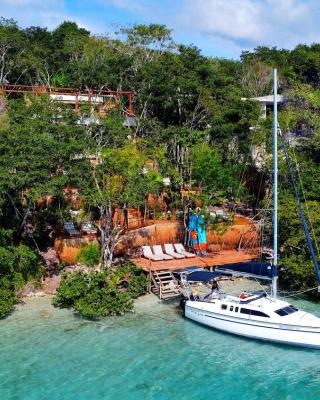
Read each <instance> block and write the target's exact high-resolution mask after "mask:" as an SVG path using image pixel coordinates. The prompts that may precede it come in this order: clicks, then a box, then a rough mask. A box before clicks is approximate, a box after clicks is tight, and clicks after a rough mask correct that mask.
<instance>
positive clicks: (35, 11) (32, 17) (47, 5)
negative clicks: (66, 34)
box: [0, 0, 68, 29]
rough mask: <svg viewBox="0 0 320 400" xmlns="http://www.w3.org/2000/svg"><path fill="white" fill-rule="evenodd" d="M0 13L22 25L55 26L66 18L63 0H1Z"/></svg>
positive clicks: (50, 27)
mask: <svg viewBox="0 0 320 400" xmlns="http://www.w3.org/2000/svg"><path fill="white" fill-rule="evenodd" d="M0 15H1V16H3V17H5V18H13V19H14V20H17V21H18V23H19V24H21V25H22V26H23V27H26V26H31V25H33V26H35V25H37V26H39V25H40V26H46V27H48V28H49V29H52V28H54V27H56V26H57V25H58V24H59V23H61V22H62V21H63V20H65V19H68V18H67V14H66V11H65V2H64V0H1V8H0Z"/></svg>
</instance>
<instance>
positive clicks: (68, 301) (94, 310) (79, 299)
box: [53, 264, 147, 319]
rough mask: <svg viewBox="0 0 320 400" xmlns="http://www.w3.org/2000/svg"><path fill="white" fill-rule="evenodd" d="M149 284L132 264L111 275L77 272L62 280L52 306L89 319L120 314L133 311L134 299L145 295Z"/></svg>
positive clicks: (110, 273)
mask: <svg viewBox="0 0 320 400" xmlns="http://www.w3.org/2000/svg"><path fill="white" fill-rule="evenodd" d="M146 282H147V281H146V277H145V276H144V274H143V272H142V271H141V270H138V269H137V268H136V267H134V266H132V265H131V264H125V265H124V266H122V267H118V268H117V269H116V270H115V271H110V272H90V273H84V272H75V273H72V274H69V275H65V276H64V277H63V279H62V282H61V285H60V287H59V289H58V291H57V295H56V297H55V298H54V299H53V304H54V305H55V306H59V307H72V308H74V310H75V311H76V312H78V313H79V314H80V315H82V316H84V317H86V318H90V319H98V318H100V317H105V316H109V315H121V314H123V313H125V312H128V311H131V310H132V308H133V302H132V299H133V298H135V297H137V296H139V295H141V294H143V293H144V292H145V290H146ZM124 283H125V285H124Z"/></svg>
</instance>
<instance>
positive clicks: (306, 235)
mask: <svg viewBox="0 0 320 400" xmlns="http://www.w3.org/2000/svg"><path fill="white" fill-rule="evenodd" d="M280 137H281V143H282V149H283V152H284V155H285V159H286V162H287V166H288V170H289V174H290V178H291V182H292V186H293V189H294V194H295V197H296V200H297V205H298V209H299V214H300V218H301V221H302V226H303V231H304V234H305V237H306V240H307V244H308V248H309V251H310V253H311V258H312V261H313V265H314V267H315V270H316V275H317V279H318V280H319V281H320V269H319V265H318V261H317V257H316V255H315V252H314V248H313V245H312V241H311V238H310V233H309V229H308V225H307V222H306V219H305V216H304V213H303V210H302V205H301V202H300V197H299V194H298V189H297V184H296V178H295V175H294V172H293V169H292V166H291V161H290V158H289V155H288V152H287V149H286V146H285V142H284V138H283V136H282V135H281V130H280Z"/></svg>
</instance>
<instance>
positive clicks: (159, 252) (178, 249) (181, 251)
mask: <svg viewBox="0 0 320 400" xmlns="http://www.w3.org/2000/svg"><path fill="white" fill-rule="evenodd" d="M152 250H153V251H152ZM142 252H143V256H144V257H145V258H148V259H149V260H152V261H163V260H173V259H174V258H176V259H178V258H192V257H195V254H193V253H189V252H188V251H186V250H185V248H184V246H183V244H182V243H175V244H171V243H166V244H165V245H164V251H163V249H162V246H161V245H156V246H152V249H151V247H150V246H142Z"/></svg>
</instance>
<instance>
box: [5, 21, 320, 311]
mask: <svg viewBox="0 0 320 400" xmlns="http://www.w3.org/2000/svg"><path fill="white" fill-rule="evenodd" d="M319 50H320V44H313V45H310V46H307V45H299V46H297V47H296V48H295V49H293V50H285V49H276V48H268V47H258V48H256V49H254V50H253V51H250V52H243V53H242V55H241V57H240V59H239V60H226V59H219V58H214V57H205V56H203V55H202V54H201V51H200V50H199V49H198V48H196V47H194V46H193V45H190V46H185V45H181V44H179V43H175V42H174V41H173V38H172V32H171V30H170V29H169V28H168V27H166V26H164V25H158V24H149V25H133V26H130V27H122V28H120V30H119V32H118V33H117V34H115V36H113V37H108V36H99V37H97V36H94V35H92V34H91V33H90V32H89V31H88V30H86V29H84V28H80V27H79V26H78V25H77V24H76V23H75V22H71V21H65V22H63V23H62V24H61V25H59V26H58V27H57V28H55V29H53V30H52V31H49V30H48V29H46V28H41V27H28V28H21V27H19V26H18V25H17V23H16V22H15V21H14V20H11V19H4V18H0V89H1V90H2V92H1V93H0V317H5V316H6V315H8V314H9V313H11V312H12V311H13V310H14V306H15V304H16V303H17V302H18V301H19V298H20V297H21V296H22V295H23V293H24V292H25V291H27V290H28V287H29V286H30V287H36V288H41V285H42V284H43V281H44V279H45V278H47V277H52V276H54V277H58V278H55V279H56V281H57V282H58V281H60V279H61V284H60V287H59V289H58V290H57V294H56V297H55V300H54V304H55V305H56V306H59V307H71V308H73V309H74V310H75V311H76V312H77V313H79V314H80V315H82V316H84V317H86V318H91V319H97V318H99V317H100V316H106V315H119V314H123V313H124V312H126V311H130V310H131V309H132V304H133V299H134V298H136V297H137V296H139V295H141V294H143V293H144V291H145V288H146V276H145V275H144V273H143V272H142V271H140V270H138V269H137V268H136V267H134V266H133V265H130V264H129V263H128V262H126V261H125V256H126V254H124V253H125V252H124V251H123V253H122V254H118V253H117V251H116V250H117V245H118V244H119V242H120V240H121V238H122V237H123V236H124V235H125V233H126V232H128V231H129V230H130V229H131V227H132V225H130V224H133V223H136V222H137V221H142V222H143V223H145V222H146V220H147V219H149V220H150V221H152V220H154V221H155V220H161V221H165V220H170V219H173V218H175V219H176V221H178V222H179V226H182V227H183V232H181V237H184V238H186V237H187V234H186V230H185V228H186V226H187V223H188V215H189V214H190V212H199V213H201V214H202V215H204V216H205V223H206V225H207V229H217V227H219V226H220V225H219V221H218V220H217V218H215V217H213V218H212V217H211V216H210V215H211V214H210V212H209V211H210V209H211V210H212V209H228V210H232V213H233V214H234V213H235V211H236V210H240V211H241V212H242V213H244V214H245V213H246V215H249V216H250V217H252V218H256V220H260V221H263V222H264V223H265V224H264V228H263V229H264V230H263V232H262V233H263V235H261V236H263V238H264V243H261V246H264V247H266V248H268V247H270V243H271V229H270V227H271V219H270V208H271V200H272V199H271V186H272V179H271V174H270V171H271V165H270V154H271V142H270V132H271V129H272V115H271V114H270V113H269V108H268V107H269V106H267V105H266V110H264V109H263V110H262V109H261V107H260V104H259V103H258V102H257V101H255V100H253V98H256V97H259V96H265V95H270V93H271V92H272V82H271V71H272V68H273V67H277V68H278V71H279V83H280V85H279V86H280V87H279V92H280V93H281V94H282V95H283V98H284V99H285V100H284V102H283V103H281V105H280V106H279V124H280V127H281V130H282V132H283V136H284V138H285V140H286V141H287V142H288V143H290V150H289V151H290V155H291V156H292V157H293V159H294V160H295V166H296V167H297V168H299V176H300V177H301V182H303V185H300V186H299V192H301V193H300V194H303V198H304V199H305V201H304V204H303V208H304V209H305V210H306V211H308V212H307V213H306V215H307V217H308V224H309V226H310V228H311V229H310V230H311V232H312V233H313V235H314V238H313V240H314V241H315V242H316V241H317V238H318V237H320V194H319V193H320V192H319V182H318V180H317V179H316V178H315V177H317V176H319V174H320V140H319V139H320V112H319V109H320V61H319V56H318V55H319ZM8 83H9V84H11V83H15V84H16V85H18V87H20V89H21V87H22V86H19V85H25V86H23V88H29V89H30V88H31V89H32V90H33V91H32V90H31V91H30V90H29V89H26V91H25V92H24V91H23V90H20V92H19V90H16V91H14V90H12V91H11V92H10V91H9V92H10V93H9V92H7V93H4V92H3V87H5V85H6V84H8ZM34 88H38V89H34ZM41 88H42V89H41ZM48 88H49V89H51V88H57V89H59V88H60V89H61V90H62V89H63V88H76V90H77V91H78V92H79V93H80V92H81V91H86V90H88V88H90V89H92V90H97V91H99V90H100V91H101V90H105V89H106V88H109V89H112V90H115V91H116V90H125V91H128V93H131V94H130V96H131V95H132V102H133V103H132V104H131V103H128V98H127V97H123V96H122V95H120V94H119V95H116V96H115V97H112V96H111V97H108V100H107V101H106V102H105V103H103V106H101V107H100V106H97V104H94V102H91V103H90V102H89V101H83V102H82V101H80V102H79V101H78V100H79V99H77V101H75V103H74V104H73V103H72V104H69V103H68V102H61V101H56V100H53V99H52V97H50V90H48ZM28 90H29V91H28ZM35 90H36V92H35ZM85 93H88V97H90V96H89V92H85ZM117 93H118V92H117ZM119 93H120V92H119ZM244 98H245V99H247V100H246V101H244V100H243V99H244ZM131 105H133V109H132V110H131ZM280 151H281V149H279V152H280ZM279 186H280V187H281V193H280V195H279V240H280V243H279V260H280V263H279V271H280V272H279V274H280V277H279V278H280V285H281V286H282V287H283V288H284V289H285V290H289V291H290V290H297V291H299V290H305V289H307V288H312V287H315V286H316V276H315V273H314V270H313V266H312V263H311V259H310V255H309V252H308V248H307V245H306V242H305V239H304V233H303V229H302V226H301V222H300V219H299V216H298V212H297V206H296V201H295V198H294V194H293V192H292V190H291V189H290V177H289V176H288V173H287V170H286V166H285V164H284V162H283V159H282V158H281V157H280V162H279ZM240 211H239V212H240ZM130 213H131V214H130ZM132 215H134V216H135V217H134V218H133V219H130V216H132ZM66 223H67V224H68V225H69V227H70V226H71V228H72V226H77V227H81V226H84V225H86V226H87V228H88V226H89V227H91V228H93V229H92V231H93V232H94V233H92V232H91V234H92V235H93V236H94V235H96V237H95V239H94V240H91V238H90V240H89V235H88V241H87V242H86V246H85V247H83V248H82V249H81V251H80V252H79V254H78V256H77V257H78V258H77V261H78V262H79V263H81V265H82V266H83V267H81V268H79V269H80V271H76V270H75V268H74V267H72V266H68V265H65V264H63V263H62V262H60V261H59V260H58V261H54V262H51V261H50V262H49V261H48V260H47V259H46V257H45V254H47V253H48V252H52V253H54V254H55V256H56V258H57V259H58V254H56V253H55V239H56V238H61V237H62V238H64V237H68V238H70V236H68V234H70V231H69V233H68V232H66V229H65V224H66ZM81 224H82V225H81ZM133 225H134V224H133ZM79 229H80V228H79ZM71 231H73V233H74V234H75V235H76V236H77V235H80V232H79V231H77V229H71ZM77 237H78V236H77ZM142 239H143V237H142ZM89 242H90V243H89ZM142 244H143V243H142ZM126 245H127V247H128V248H129V250H132V249H130V240H128V241H127V242H126ZM223 245H224V244H223V243H222V244H221V246H223ZM315 247H316V249H318V247H317V246H315ZM76 250H78V249H76ZM129 253H130V252H129ZM318 255H319V254H318ZM81 269H83V270H84V271H81ZM60 277H61V278H60ZM312 295H313V297H314V299H319V294H318V293H316V292H315V291H314V292H313V293H312Z"/></svg>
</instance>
